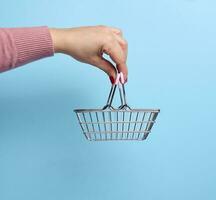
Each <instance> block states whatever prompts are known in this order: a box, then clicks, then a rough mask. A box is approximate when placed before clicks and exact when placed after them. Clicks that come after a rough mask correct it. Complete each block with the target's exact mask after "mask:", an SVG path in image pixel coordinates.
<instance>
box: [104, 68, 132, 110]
mask: <svg viewBox="0 0 216 200" xmlns="http://www.w3.org/2000/svg"><path fill="white" fill-rule="evenodd" d="M124 84H125V81H124V75H123V73H122V72H120V73H117V75H116V79H115V81H114V83H113V84H112V86H111V90H110V93H109V96H108V100H107V103H106V105H105V106H104V107H103V110H104V109H107V108H108V109H114V108H113V106H112V101H113V97H114V94H115V91H116V87H117V86H118V88H119V94H120V100H121V106H120V107H119V109H127V108H128V109H130V107H129V106H128V105H127V103H126V94H125V87H124Z"/></svg>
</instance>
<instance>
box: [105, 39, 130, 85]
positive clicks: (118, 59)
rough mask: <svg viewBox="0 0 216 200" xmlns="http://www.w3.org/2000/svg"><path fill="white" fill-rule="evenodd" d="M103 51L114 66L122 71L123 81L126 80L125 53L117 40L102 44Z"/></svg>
mask: <svg viewBox="0 0 216 200" xmlns="http://www.w3.org/2000/svg"><path fill="white" fill-rule="evenodd" d="M103 52H104V53H106V54H108V55H109V56H110V57H111V59H112V60H113V61H114V62H115V63H116V67H117V69H118V71H119V72H122V73H123V75H124V78H125V81H127V75H128V70H127V65H126V59H127V55H126V54H125V52H124V50H123V49H122V47H121V46H120V44H119V42H117V41H115V42H113V43H109V44H107V45H105V46H104V48H103Z"/></svg>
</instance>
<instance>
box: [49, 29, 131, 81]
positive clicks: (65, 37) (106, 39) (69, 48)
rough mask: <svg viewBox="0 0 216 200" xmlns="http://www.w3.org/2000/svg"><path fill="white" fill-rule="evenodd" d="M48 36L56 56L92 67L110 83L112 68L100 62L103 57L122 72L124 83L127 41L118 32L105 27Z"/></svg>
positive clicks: (102, 61)
mask: <svg viewBox="0 0 216 200" xmlns="http://www.w3.org/2000/svg"><path fill="white" fill-rule="evenodd" d="M50 33H51V36H52V39H53V43H54V50H55V52H56V53H64V54H68V55H70V56H72V57H73V58H75V59H76V60H78V61H80V62H83V63H88V64H91V65H93V66H96V67H98V68H100V69H101V70H103V71H104V72H106V73H107V74H108V76H109V77H110V80H111V82H113V81H114V80H115V76H116V69H115V67H114V65H113V64H112V63H111V62H109V61H108V60H106V59H105V58H103V53H105V54H107V55H109V56H110V58H111V59H112V60H113V61H114V63H115V64H116V67H117V70H118V71H119V72H122V73H123V75H124V78H125V81H127V75H128V71H127V65H126V60H127V50H128V46H127V41H126V40H125V39H124V38H123V35H122V32H121V30H119V29H117V28H112V27H106V26H89V27H79V28H66V29H57V28H51V29H50Z"/></svg>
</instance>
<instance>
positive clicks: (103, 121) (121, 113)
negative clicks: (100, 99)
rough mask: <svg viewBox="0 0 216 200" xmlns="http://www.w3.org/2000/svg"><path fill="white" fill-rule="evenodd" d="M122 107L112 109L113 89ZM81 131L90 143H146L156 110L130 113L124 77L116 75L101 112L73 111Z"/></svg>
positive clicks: (99, 110) (94, 110)
mask: <svg viewBox="0 0 216 200" xmlns="http://www.w3.org/2000/svg"><path fill="white" fill-rule="evenodd" d="M117 86H118V88H119V93H120V99H121V106H120V107H119V108H118V109H115V108H114V107H113V106H112V101H113V97H114V94H115V91H116V88H117ZM74 112H75V113H76V115H77V118H78V120H79V124H80V126H81V129H82V131H83V133H84V135H85V137H86V139H88V140H90V141H108V140H139V141H141V140H145V139H146V138H147V137H148V135H149V133H150V132H151V129H152V127H153V125H154V123H155V120H156V118H157V115H158V113H159V112H160V110H159V109H131V108H130V107H129V106H128V105H127V103H126V95H125V87H124V78H123V74H122V73H119V74H117V78H116V81H115V83H114V84H113V85H112V87H111V90H110V93H109V97H108V100H107V104H106V105H105V106H104V107H103V108H102V109H76V110H74Z"/></svg>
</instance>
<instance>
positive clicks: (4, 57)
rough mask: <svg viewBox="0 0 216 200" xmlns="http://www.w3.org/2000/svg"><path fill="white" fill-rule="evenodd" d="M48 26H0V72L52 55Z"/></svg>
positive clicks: (52, 48)
mask: <svg viewBox="0 0 216 200" xmlns="http://www.w3.org/2000/svg"><path fill="white" fill-rule="evenodd" d="M53 54H54V47H53V42H52V38H51V35H50V32H49V29H48V27H46V26H42V27H31V28H0V72H4V71H7V70H10V69H13V68H16V67H18V66H21V65H24V64H27V63H29V62H32V61H35V60H38V59H41V58H44V57H48V56H52V55H53Z"/></svg>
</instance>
